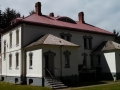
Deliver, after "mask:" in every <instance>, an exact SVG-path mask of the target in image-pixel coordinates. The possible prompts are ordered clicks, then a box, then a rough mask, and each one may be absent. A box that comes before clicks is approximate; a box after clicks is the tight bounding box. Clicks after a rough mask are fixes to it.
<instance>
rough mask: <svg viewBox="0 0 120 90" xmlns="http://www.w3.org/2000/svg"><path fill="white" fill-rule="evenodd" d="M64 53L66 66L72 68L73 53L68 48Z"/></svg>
mask: <svg viewBox="0 0 120 90" xmlns="http://www.w3.org/2000/svg"><path fill="white" fill-rule="evenodd" d="M63 54H64V55H65V68H70V55H71V52H69V51H68V50H66V51H65V52H64V53H63Z"/></svg>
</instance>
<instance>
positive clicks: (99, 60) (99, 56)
mask: <svg viewBox="0 0 120 90" xmlns="http://www.w3.org/2000/svg"><path fill="white" fill-rule="evenodd" d="M100 64H101V55H98V65H100Z"/></svg>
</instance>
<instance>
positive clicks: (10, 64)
mask: <svg viewBox="0 0 120 90" xmlns="http://www.w3.org/2000/svg"><path fill="white" fill-rule="evenodd" d="M9 68H10V69H11V68H12V54H10V55H9Z"/></svg>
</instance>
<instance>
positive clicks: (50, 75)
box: [44, 68, 54, 87]
mask: <svg viewBox="0 0 120 90" xmlns="http://www.w3.org/2000/svg"><path fill="white" fill-rule="evenodd" d="M44 69H45V70H46V71H47V72H48V73H49V74H50V76H51V77H52V83H53V78H54V77H53V75H52V74H51V73H50V71H49V70H48V69H47V68H44ZM52 87H53V85H52Z"/></svg>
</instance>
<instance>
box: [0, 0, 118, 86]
mask: <svg viewBox="0 0 120 90" xmlns="http://www.w3.org/2000/svg"><path fill="white" fill-rule="evenodd" d="M76 16H77V15H76ZM113 40H114V35H113V34H112V33H111V32H109V31H106V30H103V29H101V28H98V27H95V26H93V25H90V24H87V23H86V22H85V21H84V13H83V12H80V13H79V14H78V21H75V20H73V19H71V18H69V17H66V16H57V17H55V16H54V13H50V14H49V15H44V14H42V12H41V3H40V2H37V3H36V4H35V13H34V14H32V15H29V16H27V17H25V18H24V17H23V18H22V17H20V18H16V19H14V20H12V21H11V26H10V27H8V28H6V29H4V30H2V31H1V50H2V51H1V55H2V73H1V79H2V81H8V82H10V81H12V82H15V83H27V84H31V85H38V86H49V82H47V81H48V78H49V79H50V77H52V79H53V77H63V78H62V80H63V81H69V82H73V81H74V82H78V81H79V79H78V77H79V78H80V76H79V75H80V74H81V73H95V74H96V73H101V74H103V76H104V75H107V76H110V75H113V74H116V72H111V69H110V68H112V67H113V68H114V69H115V63H114V66H111V64H110V65H109V63H108V62H109V61H108V60H106V58H105V56H104V53H103V52H102V49H99V50H98V48H99V47H101V44H102V43H103V42H104V41H111V42H112V41H113ZM111 44H112V43H111ZM102 45H103V44H102ZM105 45H106V44H105V43H104V46H105ZM114 45H116V43H114ZM104 46H103V47H104ZM108 46H109V45H108ZM117 49H119V48H117ZM97 50H98V51H97ZM108 52H109V49H108ZM108 54H109V53H107V54H105V55H108ZM108 56H109V55H108ZM113 56H114V55H113ZM112 58H114V61H115V57H112ZM109 59H110V58H109ZM107 61H108V62H107ZM110 62H112V60H111V61H110ZM113 68H112V69H113ZM113 71H115V70H113ZM118 72H119V71H118ZM96 77H97V78H98V76H97V75H95V78H96Z"/></svg>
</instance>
